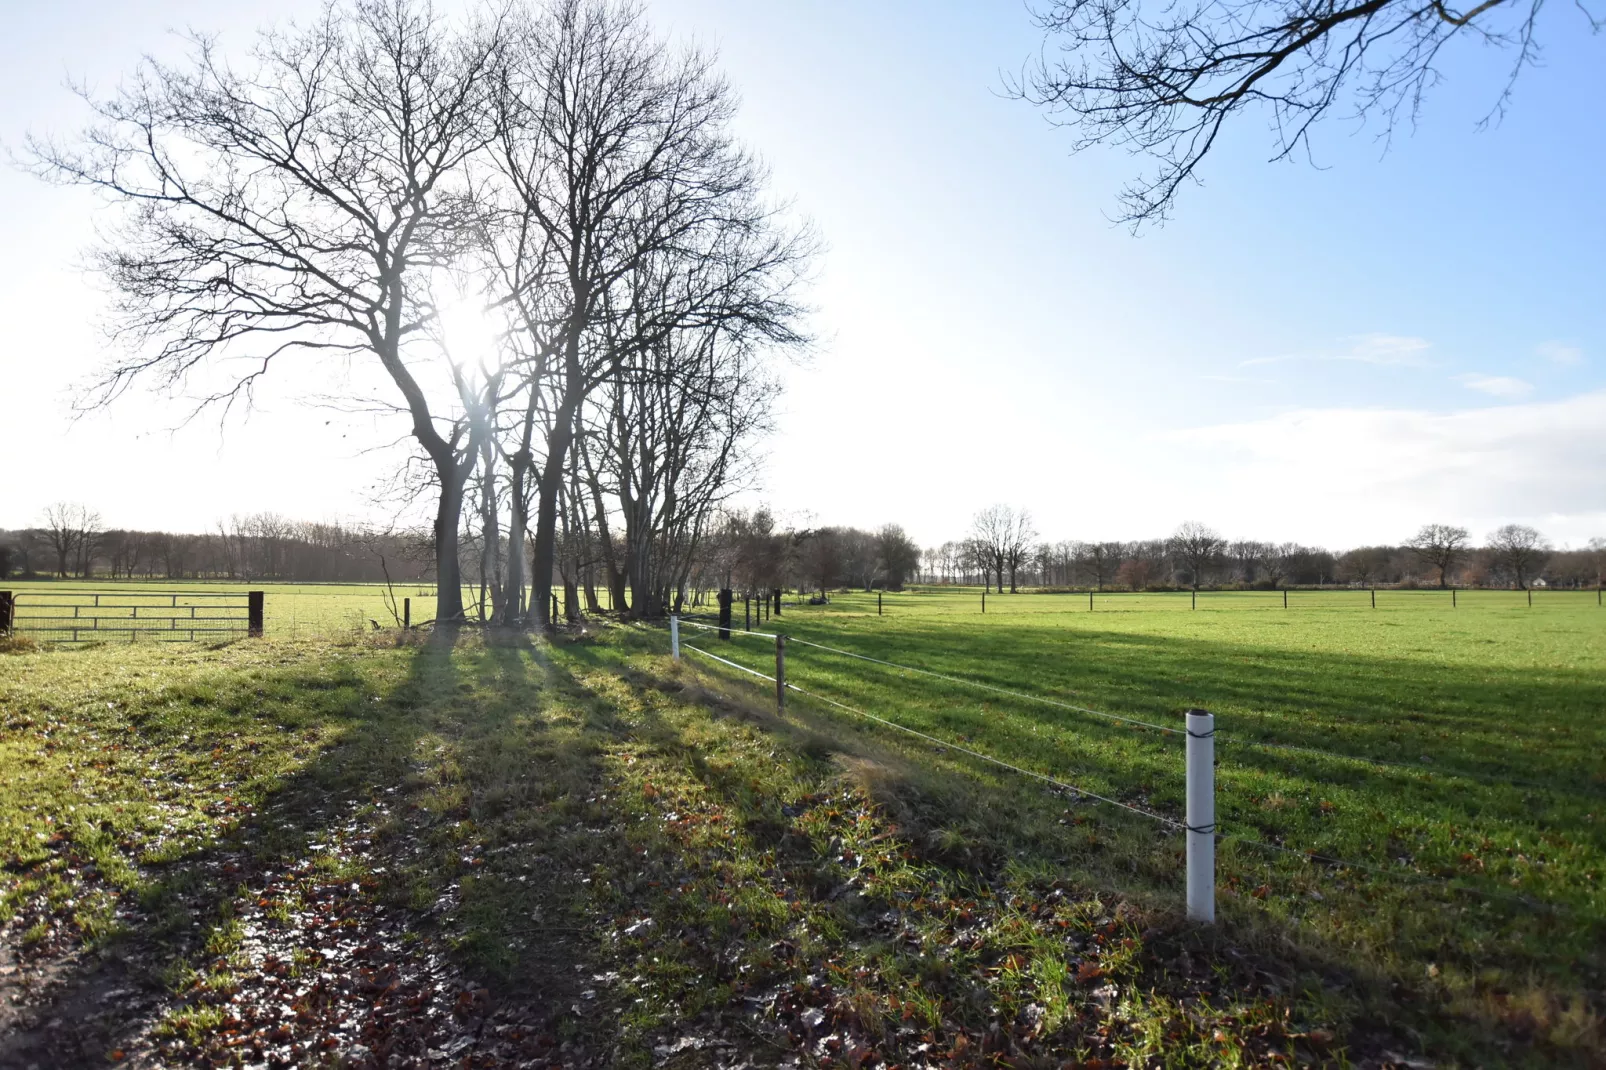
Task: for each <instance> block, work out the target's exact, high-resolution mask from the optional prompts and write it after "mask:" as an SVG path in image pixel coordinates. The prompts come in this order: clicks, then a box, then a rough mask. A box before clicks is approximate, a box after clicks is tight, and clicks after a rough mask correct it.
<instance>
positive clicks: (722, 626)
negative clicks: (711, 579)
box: [719, 587, 736, 642]
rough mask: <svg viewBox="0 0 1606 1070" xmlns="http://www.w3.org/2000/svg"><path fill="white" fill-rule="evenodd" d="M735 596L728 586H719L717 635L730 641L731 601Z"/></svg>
mask: <svg viewBox="0 0 1606 1070" xmlns="http://www.w3.org/2000/svg"><path fill="white" fill-rule="evenodd" d="M735 600H736V596H735V595H734V594H732V593H731V589H730V588H729V587H721V588H720V591H719V637H720V638H721V639H723V640H725V641H726V642H730V637H731V603H732V602H734V601H735Z"/></svg>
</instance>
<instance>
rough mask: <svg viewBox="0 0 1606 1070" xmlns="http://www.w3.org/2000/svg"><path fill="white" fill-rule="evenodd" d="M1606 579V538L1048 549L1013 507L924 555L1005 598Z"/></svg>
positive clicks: (1161, 542)
mask: <svg viewBox="0 0 1606 1070" xmlns="http://www.w3.org/2000/svg"><path fill="white" fill-rule="evenodd" d="M1603 573H1606V539H1592V540H1590V542H1589V545H1588V547H1587V548H1585V549H1580V550H1556V549H1553V548H1552V546H1551V544H1550V542H1549V540H1547V539H1546V538H1545V537H1544V535H1543V534H1542V533H1540V532H1539V531H1537V530H1535V529H1533V528H1531V527H1527V526H1526V525H1522V524H1506V525H1503V526H1502V527H1500V528H1497V529H1496V530H1494V531H1492V532H1490V533H1489V534H1488V536H1487V537H1486V538H1485V539H1484V541H1483V542H1482V544H1478V543H1475V542H1474V540H1473V538H1472V535H1471V533H1470V532H1469V531H1468V530H1467V529H1466V528H1462V527H1457V526H1455V525H1451V524H1426V525H1424V526H1423V527H1422V528H1421V529H1420V530H1419V531H1418V532H1417V533H1416V534H1415V535H1414V536H1412V537H1411V538H1410V539H1408V540H1406V541H1405V542H1403V543H1400V544H1398V545H1381V546H1360V547H1356V548H1354V549H1351V550H1345V551H1342V552H1337V553H1335V552H1334V551H1331V550H1327V549H1324V548H1322V547H1319V546H1305V545H1302V544H1300V543H1295V542H1261V541H1257V540H1253V539H1227V538H1225V537H1223V536H1222V535H1220V534H1219V533H1217V532H1216V531H1214V530H1213V529H1211V528H1209V527H1207V526H1205V525H1203V524H1200V523H1197V522H1188V523H1184V524H1182V525H1180V526H1179V527H1178V528H1177V530H1176V531H1175V532H1174V533H1173V534H1172V535H1171V536H1170V537H1169V538H1164V539H1139V540H1136V541H1132V542H1085V541H1079V540H1063V541H1060V542H1053V543H1050V542H1043V541H1040V540H1039V539H1038V537H1037V533H1036V531H1035V529H1034V528H1033V526H1032V519H1031V515H1030V514H1029V513H1027V512H1026V511H1024V510H1014V509H1011V508H1009V507H1008V506H993V507H991V508H989V509H986V510H983V511H982V512H980V513H978V514H976V518H975V520H974V521H973V523H972V526H971V533H970V535H969V537H968V538H965V539H960V540H956V541H953V542H946V543H943V544H942V545H941V546H938V547H935V548H932V549H928V550H926V551H924V552H923V553H922V555H921V572H920V577H919V578H920V579H921V580H922V581H924V582H927V583H966V584H987V585H989V586H992V587H996V588H997V589H999V590H1002V589H1004V587H1005V586H1006V584H1007V586H1008V588H1009V589H1010V590H1015V589H1016V588H1017V587H1020V586H1027V587H1086V588H1094V589H1104V588H1111V587H1113V588H1118V589H1124V590H1153V589H1166V588H1177V587H1243V588H1277V587H1285V586H1296V587H1297V586H1326V585H1331V584H1351V585H1357V586H1372V585H1390V586H1407V587H1409V586H1438V587H1443V586H1450V585H1457V586H1467V587H1517V588H1523V587H1528V586H1547V587H1596V586H1599V585H1600V583H1601V579H1602V574H1603Z"/></svg>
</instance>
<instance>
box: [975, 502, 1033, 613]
mask: <svg viewBox="0 0 1606 1070" xmlns="http://www.w3.org/2000/svg"><path fill="white" fill-rule="evenodd" d="M1036 537H1037V533H1036V531H1035V530H1034V529H1033V528H1032V518H1031V514H1030V513H1027V512H1026V511H1025V510H1021V511H1019V512H1017V511H1016V510H1014V509H1012V508H1010V507H1009V506H1007V505H992V506H988V507H987V508H986V509H983V510H982V511H981V512H979V513H977V514H976V516H975V517H974V518H973V519H972V520H971V523H970V542H971V545H972V547H973V550H974V552H975V553H976V554H977V555H978V557H979V558H980V561H981V566H982V571H983V573H986V572H988V571H991V572H992V573H993V575H994V576H995V577H997V581H998V582H997V589H998V590H999V591H1000V592H1002V591H1003V589H1004V573H1005V572H1008V573H1009V589H1010V591H1012V592H1013V591H1014V590H1015V573H1016V570H1017V569H1019V568H1020V566H1021V564H1022V563H1024V562H1025V560H1026V557H1027V555H1028V554H1029V553H1030V552H1031V544H1032V539H1034V538H1036Z"/></svg>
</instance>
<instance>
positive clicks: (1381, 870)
mask: <svg viewBox="0 0 1606 1070" xmlns="http://www.w3.org/2000/svg"><path fill="white" fill-rule="evenodd" d="M681 623H682V624H689V623H694V622H691V621H681ZM697 626H698V627H707V626H706V625H697ZM711 630H718V629H711ZM730 630H731V631H732V632H733V633H734V632H742V634H745V635H767V637H768V638H772V639H773V638H774V636H773V635H769V634H768V633H765V632H745V631H742V629H735V628H733V629H730ZM787 643H788V644H791V643H802V644H803V645H805V646H812V647H817V648H819V649H822V650H833V648H831V647H826V646H821V644H819V643H809V642H806V641H804V640H800V639H797V638H794V637H792V636H788V637H787ZM681 646H682V647H683V648H684V649H687V650H695V651H696V652H697V653H699V654H702V655H703V656H704V657H707V658H711V659H713V660H714V661H717V662H719V663H720V664H722V665H728V666H730V667H731V668H733V669H739V670H741V671H742V672H744V673H747V674H749V675H751V676H757V677H758V678H759V679H761V680H768V681H769V682H770V683H774V682H775V677H773V676H770V675H768V674H766V673H762V672H759V671H758V670H757V669H750V668H748V667H747V666H745V665H739V664H737V663H736V662H734V661H730V660H727V659H726V658H722V657H720V656H719V655H718V654H712V653H709V652H708V651H706V650H704V649H702V648H701V647H697V646H693V645H691V644H690V643H684V642H683V643H681ZM835 652H836V653H847V654H849V656H850V657H863V655H855V654H851V653H850V652H848V651H835ZM865 660H867V661H877V660H878V659H875V658H865ZM882 664H889V665H890V664H892V663H890V662H882ZM894 667H897V668H903V666H894ZM915 671H920V670H915ZM931 675H935V676H939V677H940V676H941V674H940V673H933V674H931ZM958 682H960V683H968V682H970V681H964V680H959V681H958ZM982 686H986V685H982ZM786 689H787V690H788V691H795V692H797V693H798V694H800V695H803V696H805V697H807V698H811V699H814V700H815V701H816V702H823V703H825V704H826V705H828V706H834V707H836V708H837V709H840V710H844V711H846V712H848V713H851V714H853V715H854V716H856V717H863V718H865V719H866V720H870V721H874V722H876V723H878V724H882V725H886V726H887V727H889V728H894V729H896V730H898V731H899V732H904V733H907V734H909V735H911V736H915V737H917V738H919V739H923V740H925V741H926V742H928V743H931V744H933V745H934V746H937V747H941V748H943V749H945V750H950V751H955V752H957V753H960V754H966V755H969V756H970V757H972V758H976V759H979V760H981V761H984V762H988V763H990V764H992V765H996V766H999V767H1000V768H1003V769H1008V770H1010V771H1011V772H1015V773H1019V774H1020V775H1021V776H1025V777H1029V778H1031V779H1033V780H1039V781H1042V782H1043V783H1045V784H1049V785H1051V786H1053V787H1056V788H1059V789H1061V790H1063V791H1068V792H1071V793H1072V794H1074V795H1081V796H1085V797H1086V798H1090V799H1094V800H1096V801H1098V802H1102V803H1107V804H1109V805H1111V806H1115V807H1119V808H1120V809H1122V810H1126V811H1128V812H1130V813H1134V814H1137V815H1139V816H1140V817H1146V818H1149V819H1150V820H1152V821H1158V822H1159V823H1160V824H1162V825H1165V826H1167V827H1168V828H1171V829H1175V830H1177V831H1183V830H1185V829H1186V828H1187V826H1186V824H1185V823H1183V822H1180V821H1176V820H1173V819H1172V818H1169V817H1166V816H1165V815H1163V814H1157V813H1154V812H1153V811H1151V810H1145V809H1143V808H1141V807H1137V806H1132V805H1131V804H1129V803H1124V802H1121V801H1120V800H1119V799H1111V798H1109V797H1108V796H1104V795H1099V794H1097V793H1095V792H1091V791H1088V790H1087V789H1086V788H1083V787H1079V786H1077V785H1075V784H1070V783H1067V782H1066V781H1063V780H1060V779H1058V778H1056V777H1051V776H1048V775H1046V774H1043V773H1038V772H1034V771H1033V770H1030V769H1023V768H1021V767H1020V766H1018V765H1014V764H1011V763H1010V762H1006V761H1003V760H1002V759H999V758H995V757H993V756H992V755H990V754H985V753H983V752H981V751H978V750H973V749H971V748H969V747H963V746H960V745H959V744H957V743H950V742H948V741H947V740H943V739H939V738H937V737H936V736H932V735H928V734H926V733H925V732H921V731H919V730H917V729H914V728H910V727H908V726H907V725H901V724H899V723H898V722H896V721H892V720H888V719H887V718H885V717H879V716H877V715H876V714H873V713H869V712H867V711H865V710H861V709H858V708H856V707H854V706H850V705H848V704H847V703H845V702H838V701H837V700H836V699H833V698H828V697H826V696H825V695H821V694H819V693H817V692H813V691H807V690H804V689H803V688H801V687H798V686H797V685H796V684H792V683H788V684H787V685H786ZM1022 697H1027V698H1030V697H1033V696H1022ZM1073 708H1076V707H1073ZM1089 712H1097V711H1089ZM1139 723H1141V722H1139ZM1163 730H1164V731H1172V732H1175V731H1176V730H1175V729H1163ZM1318 753H1325V752H1318ZM1337 757H1347V756H1346V755H1337ZM1362 760H1364V759H1362ZM1217 828H1218V829H1219V828H1220V823H1219V822H1218V824H1217ZM1216 840H1217V841H1218V842H1229V843H1238V844H1242V845H1244V846H1245V847H1250V848H1254V849H1257V850H1262V851H1267V852H1273V853H1277V854H1283V855H1287V856H1289V857H1293V858H1299V859H1302V860H1304V861H1316V862H1324V863H1326V864H1328V865H1331V866H1336V867H1339V868H1343V869H1355V870H1361V871H1363V872H1366V873H1375V874H1378V875H1380V876H1384V877H1387V878H1390V879H1392V880H1395V881H1397V882H1399V883H1402V884H1412V885H1418V886H1423V885H1432V886H1438V887H1444V888H1448V889H1451V890H1453V891H1460V892H1464V893H1467V894H1469V895H1474V896H1481V897H1483V898H1487V899H1501V900H1505V901H1507V902H1513V903H1520V904H1522V905H1523V906H1526V907H1529V908H1530V909H1537V910H1547V911H1550V912H1552V913H1556V914H1565V915H1567V916H1572V915H1573V912H1572V911H1571V910H1570V909H1569V908H1567V907H1566V906H1564V905H1562V904H1560V903H1553V902H1550V901H1548V900H1541V899H1534V898H1533V897H1531V896H1525V895H1521V894H1520V893H1516V892H1503V891H1498V890H1495V889H1492V888H1478V887H1476V886H1474V885H1469V884H1463V883H1461V882H1459V881H1457V880H1456V879H1455V878H1453V877H1434V876H1430V875H1428V874H1425V873H1411V872H1408V871H1406V870H1402V869H1400V868H1399V867H1397V866H1376V865H1372V864H1370V863H1366V862H1355V861H1352V860H1350V859H1345V858H1339V857H1337V856H1334V855H1328V854H1323V853H1321V852H1318V851H1315V850H1310V849H1304V850H1302V849H1299V848H1295V847H1285V846H1283V845H1281V844H1275V843H1267V842H1266V841H1264V840H1254V839H1250V838H1248V837H1246V836H1238V835H1234V834H1232V833H1227V832H1220V831H1218V832H1217V833H1216Z"/></svg>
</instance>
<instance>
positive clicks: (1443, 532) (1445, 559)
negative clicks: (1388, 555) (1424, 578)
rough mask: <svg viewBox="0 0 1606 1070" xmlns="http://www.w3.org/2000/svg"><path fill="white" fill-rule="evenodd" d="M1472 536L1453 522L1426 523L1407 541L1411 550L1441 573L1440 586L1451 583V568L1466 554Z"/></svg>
mask: <svg viewBox="0 0 1606 1070" xmlns="http://www.w3.org/2000/svg"><path fill="white" fill-rule="evenodd" d="M1471 540H1472V536H1471V535H1470V534H1468V532H1467V529H1466V528H1459V527H1456V526H1454V525H1452V524H1424V525H1422V530H1420V531H1418V532H1417V533H1416V535H1414V536H1413V537H1412V538H1411V541H1410V542H1408V543H1406V545H1407V546H1408V547H1410V548H1411V551H1412V552H1413V553H1415V554H1416V555H1417V557H1419V558H1421V559H1422V560H1423V561H1426V562H1427V563H1428V564H1429V565H1431V566H1432V567H1433V568H1435V569H1437V570H1438V573H1439V586H1440V587H1448V586H1449V585H1450V570H1451V569H1453V568H1454V567H1455V564H1456V562H1457V561H1460V560H1461V559H1462V558H1463V557H1465V556H1466V553H1467V547H1468V546H1469V545H1470V544H1471Z"/></svg>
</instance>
